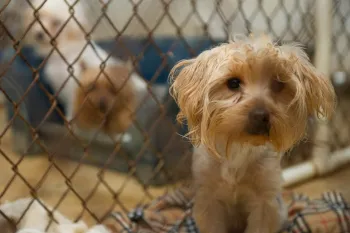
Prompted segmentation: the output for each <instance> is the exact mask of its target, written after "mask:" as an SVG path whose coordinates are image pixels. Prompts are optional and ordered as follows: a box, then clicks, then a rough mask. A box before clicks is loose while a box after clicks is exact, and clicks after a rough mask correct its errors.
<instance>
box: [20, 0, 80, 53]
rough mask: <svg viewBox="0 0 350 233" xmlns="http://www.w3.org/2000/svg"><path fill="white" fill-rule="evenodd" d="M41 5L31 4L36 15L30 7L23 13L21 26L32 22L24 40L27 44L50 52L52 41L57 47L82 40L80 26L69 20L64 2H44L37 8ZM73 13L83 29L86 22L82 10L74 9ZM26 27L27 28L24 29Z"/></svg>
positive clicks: (37, 3) (71, 19)
mask: <svg viewBox="0 0 350 233" xmlns="http://www.w3.org/2000/svg"><path fill="white" fill-rule="evenodd" d="M41 4H42V1H39V0H37V1H34V2H33V5H34V7H35V8H36V9H38V11H37V12H36V13H34V9H32V8H31V7H27V9H26V10H25V12H24V17H23V19H24V23H23V25H27V24H30V23H32V22H34V23H33V24H32V26H31V28H30V30H29V31H28V33H27V35H26V38H25V39H26V41H27V42H28V43H30V44H34V45H37V46H40V48H41V49H46V50H47V49H50V50H51V48H52V39H55V43H56V44H57V45H64V43H65V42H72V41H73V42H74V41H81V40H84V36H83V31H82V29H81V27H80V25H79V24H78V23H77V22H76V21H75V20H74V18H71V15H70V13H69V6H68V5H67V4H66V3H65V2H64V1H62V0H55V1H46V2H45V3H44V4H43V5H42V7H41V8H39V6H41ZM74 11H75V13H74V16H75V17H76V18H77V20H78V21H79V23H80V24H81V26H82V27H83V28H84V26H85V25H86V22H85V17H84V15H83V13H82V9H79V8H78V7H74ZM35 15H36V16H37V19H36V17H35ZM27 27H29V26H26V28H25V29H27Z"/></svg>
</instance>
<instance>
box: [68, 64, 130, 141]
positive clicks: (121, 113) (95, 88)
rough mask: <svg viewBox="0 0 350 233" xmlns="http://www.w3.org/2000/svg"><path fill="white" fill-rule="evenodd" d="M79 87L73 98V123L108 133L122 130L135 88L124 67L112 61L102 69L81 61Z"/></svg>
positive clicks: (124, 127)
mask: <svg viewBox="0 0 350 233" xmlns="http://www.w3.org/2000/svg"><path fill="white" fill-rule="evenodd" d="M80 65H81V70H82V73H81V79H80V83H81V87H80V88H78V90H77V93H76V98H75V99H74V115H75V117H74V119H73V121H72V122H73V123H74V124H76V125H77V126H78V127H79V128H81V129H87V130H93V129H94V130H99V131H102V132H103V133H106V134H108V135H110V136H112V135H114V136H115V135H118V134H121V133H123V132H124V131H125V130H126V129H127V128H128V127H129V126H130V125H131V123H132V114H133V113H134V111H135V109H136V105H137V101H136V99H137V98H136V91H135V90H134V85H133V83H132V81H131V80H129V79H131V78H130V75H131V72H130V71H129V69H128V67H126V66H122V65H118V64H114V65H110V66H107V67H106V68H105V69H104V70H101V69H100V68H99V67H88V66H86V65H85V64H84V63H83V62H81V64H80Z"/></svg>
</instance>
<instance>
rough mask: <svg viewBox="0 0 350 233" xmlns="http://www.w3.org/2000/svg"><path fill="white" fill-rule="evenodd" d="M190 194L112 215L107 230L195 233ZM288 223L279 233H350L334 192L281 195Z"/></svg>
mask: <svg viewBox="0 0 350 233" xmlns="http://www.w3.org/2000/svg"><path fill="white" fill-rule="evenodd" d="M191 196H192V194H191V192H189V191H188V190H186V189H177V190H175V191H174V192H172V193H170V194H167V195H164V196H162V197H160V198H158V199H156V200H155V201H153V202H152V203H150V204H149V205H146V206H143V207H140V208H136V209H134V210H133V211H131V212H130V213H129V215H128V216H127V217H124V216H123V215H122V214H120V213H113V214H112V219H113V223H112V224H110V225H109V226H110V228H111V229H112V230H113V232H115V233H175V232H179V233H199V231H198V229H197V227H196V223H195V221H194V219H193V218H192V216H191V207H192V202H191V198H190V197H191ZM283 199H284V201H285V203H286V204H287V206H288V216H289V221H288V224H286V227H285V228H284V229H281V231H280V233H311V232H314V233H316V232H317V233H350V209H349V205H348V204H347V203H346V201H345V200H344V198H343V196H342V195H341V194H340V193H337V192H326V193H323V194H322V196H321V198H319V199H310V198H309V197H307V196H305V195H302V194H295V193H293V192H285V193H283Z"/></svg>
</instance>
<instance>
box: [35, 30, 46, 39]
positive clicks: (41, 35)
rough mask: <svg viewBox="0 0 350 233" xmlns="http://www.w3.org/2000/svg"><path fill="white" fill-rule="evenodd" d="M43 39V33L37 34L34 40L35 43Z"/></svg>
mask: <svg viewBox="0 0 350 233" xmlns="http://www.w3.org/2000/svg"><path fill="white" fill-rule="evenodd" d="M44 37H45V35H44V33H43V32H38V33H36V34H35V39H36V40H37V41H42V40H44Z"/></svg>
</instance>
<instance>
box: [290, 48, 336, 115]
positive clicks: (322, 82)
mask: <svg viewBox="0 0 350 233" xmlns="http://www.w3.org/2000/svg"><path fill="white" fill-rule="evenodd" d="M288 50H289V52H290V57H289V60H290V61H291V62H292V63H293V65H292V67H293V68H294V69H293V72H294V74H295V75H296V76H297V78H298V80H299V81H300V84H301V85H302V87H301V89H303V92H304V94H303V95H304V96H305V103H306V108H307V111H308V114H309V115H316V116H317V117H319V118H323V117H324V118H328V119H329V118H330V117H331V116H332V114H333V113H334V110H335V106H336V95H335V91H334V87H333V85H332V83H331V81H330V80H329V79H328V78H327V77H325V75H323V74H322V73H321V72H319V71H318V70H317V69H316V68H315V67H314V66H313V65H312V64H311V62H310V59H309V57H308V56H307V54H306V53H305V51H304V50H303V49H302V48H301V47H300V46H298V45H292V46H288ZM300 93H301V92H300ZM297 95H298V91H297Z"/></svg>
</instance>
